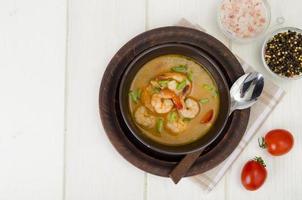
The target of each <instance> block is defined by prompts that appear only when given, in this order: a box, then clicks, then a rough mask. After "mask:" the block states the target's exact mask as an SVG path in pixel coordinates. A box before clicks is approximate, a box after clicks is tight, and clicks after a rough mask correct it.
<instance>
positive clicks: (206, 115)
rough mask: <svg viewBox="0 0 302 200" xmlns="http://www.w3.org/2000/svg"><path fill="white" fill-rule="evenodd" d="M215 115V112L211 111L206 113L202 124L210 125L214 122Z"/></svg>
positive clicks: (201, 121)
mask: <svg viewBox="0 0 302 200" xmlns="http://www.w3.org/2000/svg"><path fill="white" fill-rule="evenodd" d="M213 115H214V110H213V109H211V110H209V111H208V112H206V114H205V115H204V116H203V117H202V118H201V120H200V123H202V124H205V123H208V122H210V121H211V120H212V118H213Z"/></svg>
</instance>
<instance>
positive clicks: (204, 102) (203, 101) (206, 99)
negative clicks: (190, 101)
mask: <svg viewBox="0 0 302 200" xmlns="http://www.w3.org/2000/svg"><path fill="white" fill-rule="evenodd" d="M199 103H201V104H207V103H209V99H208V98H202V99H200V100H199Z"/></svg>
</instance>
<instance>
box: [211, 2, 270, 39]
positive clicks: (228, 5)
mask: <svg viewBox="0 0 302 200" xmlns="http://www.w3.org/2000/svg"><path fill="white" fill-rule="evenodd" d="M217 18H218V25H219V27H220V28H221V30H222V32H223V33H224V34H225V35H226V36H227V37H228V38H230V39H231V40H233V41H236V42H241V43H245V42H249V41H252V40H254V39H256V38H259V37H260V36H263V35H264V33H265V32H266V31H267V29H268V27H269V24H270V20H271V12H270V7H269V4H268V3H267V1H266V0H222V1H221V3H220V5H219V7H218V17H217Z"/></svg>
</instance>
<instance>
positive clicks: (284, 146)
mask: <svg viewBox="0 0 302 200" xmlns="http://www.w3.org/2000/svg"><path fill="white" fill-rule="evenodd" d="M293 145H294V137H293V136H292V134H291V133H290V132H288V131H287V130H283V129H275V130H271V131H270V132H268V133H267V134H266V135H265V137H264V139H262V144H260V147H262V148H267V151H268V152H269V153H270V154H271V155H273V156H281V155H283V154H286V153H287V152H289V151H290V150H291V149H292V147H293Z"/></svg>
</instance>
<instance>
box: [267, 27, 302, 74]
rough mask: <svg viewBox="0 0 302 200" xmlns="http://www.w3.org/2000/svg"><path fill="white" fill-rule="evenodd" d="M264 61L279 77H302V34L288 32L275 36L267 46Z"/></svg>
mask: <svg viewBox="0 0 302 200" xmlns="http://www.w3.org/2000/svg"><path fill="white" fill-rule="evenodd" d="M264 59H265V61H266V63H267V65H268V67H269V68H270V69H271V70H272V71H273V72H275V73H276V74H278V75H282V76H286V77H294V76H298V75H301V74H302V34H301V33H297V32H295V31H290V30H288V31H286V32H282V33H278V34H276V35H274V36H273V37H272V39H271V40H269V41H268V43H267V44H266V47H265V55H264Z"/></svg>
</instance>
